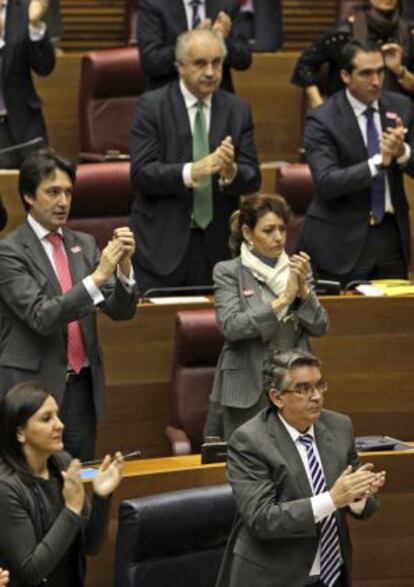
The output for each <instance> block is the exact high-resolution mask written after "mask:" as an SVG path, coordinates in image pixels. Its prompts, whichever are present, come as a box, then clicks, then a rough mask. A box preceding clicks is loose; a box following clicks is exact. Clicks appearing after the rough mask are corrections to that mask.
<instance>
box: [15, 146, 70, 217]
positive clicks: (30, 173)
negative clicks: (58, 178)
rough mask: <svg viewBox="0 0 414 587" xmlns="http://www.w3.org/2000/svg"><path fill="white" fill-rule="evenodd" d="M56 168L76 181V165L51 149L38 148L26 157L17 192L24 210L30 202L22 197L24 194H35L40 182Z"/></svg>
mask: <svg viewBox="0 0 414 587" xmlns="http://www.w3.org/2000/svg"><path fill="white" fill-rule="evenodd" d="M56 169H60V170H61V171H64V172H65V173H66V174H67V175H68V176H69V178H70V180H71V182H72V184H73V185H75V181H76V167H75V165H73V163H71V161H69V160H68V159H64V158H63V157H61V156H60V155H58V154H57V153H55V151H54V150H53V149H39V151H36V152H34V153H32V154H31V155H29V156H28V157H26V159H25V160H24V161H23V163H22V165H21V167H20V175H19V193H20V198H21V200H22V202H23V206H24V208H25V210H29V209H30V204H28V203H27V202H26V200H25V199H24V196H25V195H30V196H35V194H36V190H37V188H38V187H39V185H40V183H41V182H42V181H43V180H44V179H46V178H48V177H50V176H51V175H52V174H53V173H54V172H55V171H56Z"/></svg>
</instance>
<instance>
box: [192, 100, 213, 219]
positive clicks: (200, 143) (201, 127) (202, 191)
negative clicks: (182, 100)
mask: <svg viewBox="0 0 414 587" xmlns="http://www.w3.org/2000/svg"><path fill="white" fill-rule="evenodd" d="M195 107H196V108H197V112H196V115H195V118H194V128H193V161H199V160H200V159H203V158H204V157H207V155H208V154H209V153H210V147H209V143H208V133H207V127H206V118H205V116H204V112H203V110H204V103H203V102H201V101H200V100H199V101H198V102H197V103H196V104H195ZM193 220H194V222H195V223H196V224H197V226H199V227H200V228H203V229H204V228H207V226H208V225H209V224H210V222H211V221H212V220H213V187H212V184H211V177H206V178H205V179H203V181H201V182H200V183H199V184H198V185H197V186H195V187H194V188H193Z"/></svg>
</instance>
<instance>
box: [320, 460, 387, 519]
mask: <svg viewBox="0 0 414 587" xmlns="http://www.w3.org/2000/svg"><path fill="white" fill-rule="evenodd" d="M373 468H374V465H373V464H372V463H367V464H365V465H362V466H361V467H359V468H358V469H356V471H352V467H351V466H348V467H347V468H346V469H345V471H344V472H343V473H342V474H341V475H340V476H339V477H338V479H337V480H336V481H335V483H334V484H333V486H332V488H331V489H330V491H329V493H330V495H331V498H332V501H333V502H334V504H335V506H336V507H337V508H338V509H340V508H343V507H345V506H348V505H349V504H351V503H352V502H353V501H356V500H359V499H363V498H366V497H369V496H370V495H372V493H373V492H375V493H377V492H378V491H379V489H380V488H381V487H382V486H383V485H384V483H385V472H384V471H381V472H380V473H374V472H373V471H372V469H373Z"/></svg>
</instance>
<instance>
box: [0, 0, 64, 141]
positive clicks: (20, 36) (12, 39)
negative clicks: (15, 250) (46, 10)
mask: <svg viewBox="0 0 414 587" xmlns="http://www.w3.org/2000/svg"><path fill="white" fill-rule="evenodd" d="M28 5H29V0H11V1H10V2H8V4H7V17H6V44H5V47H4V54H3V68H2V84H3V91H4V98H5V102H6V106H7V112H8V117H9V128H10V132H11V134H12V137H13V140H14V142H15V143H22V142H25V141H28V140H30V139H33V138H36V137H43V138H44V141H45V143H46V142H47V133H46V126H45V123H44V120H43V115H42V102H41V100H40V98H39V96H38V95H37V93H36V89H35V86H34V83H33V79H32V70H33V71H34V72H35V73H36V74H38V75H42V76H46V75H49V74H50V73H51V72H52V71H53V68H54V66H55V52H54V49H53V45H52V43H51V41H50V39H49V35H48V33H47V32H46V35H45V37H44V39H43V40H41V41H31V40H30V38H29V28H28V27H29V25H28Z"/></svg>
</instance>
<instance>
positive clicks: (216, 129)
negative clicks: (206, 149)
mask: <svg viewBox="0 0 414 587" xmlns="http://www.w3.org/2000/svg"><path fill="white" fill-rule="evenodd" d="M229 116H230V112H229V104H228V102H227V100H224V99H223V95H222V93H221V90H217V92H215V93H214V94H213V98H212V101H211V118H210V132H209V144H210V152H212V151H214V150H215V149H216V148H217V147H218V146H219V144H220V143H221V141H222V140H223V139H225V138H226V136H227V135H228V134H229V133H228V131H227V129H228V120H229Z"/></svg>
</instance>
